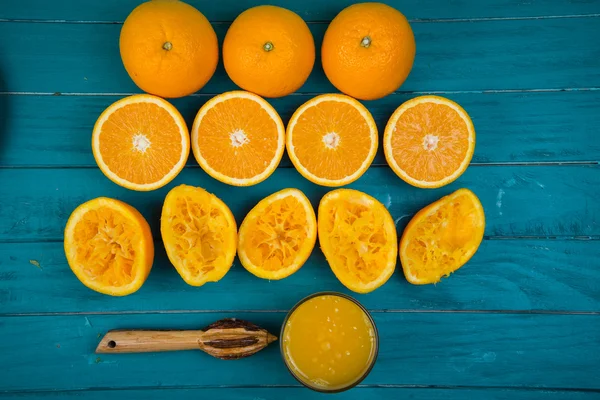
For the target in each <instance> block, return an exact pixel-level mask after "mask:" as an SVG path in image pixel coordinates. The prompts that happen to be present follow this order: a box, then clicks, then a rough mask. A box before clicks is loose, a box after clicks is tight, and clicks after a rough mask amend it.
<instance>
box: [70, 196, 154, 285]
mask: <svg viewBox="0 0 600 400" xmlns="http://www.w3.org/2000/svg"><path fill="white" fill-rule="evenodd" d="M64 247H65V254H66V256H67V262H68V263H69V267H71V270H72V271H73V273H74V274H75V276H77V278H78V279H79V280H80V281H81V283H83V284H84V285H85V286H87V287H89V288H90V289H92V290H95V291H96V292H100V293H104V294H108V295H111V296H125V295H128V294H131V293H133V292H135V291H136V290H138V289H139V288H140V287H141V286H142V284H143V283H144V282H145V281H146V278H147V277H148V274H149V273H150V269H151V268H152V262H153V260H154V242H153V240H152V233H151V232H150V226H149V225H148V222H146V220H145V219H144V217H143V216H142V214H140V213H139V212H138V211H137V210H136V209H135V208H133V207H131V206H130V205H128V204H125V203H123V202H122V201H119V200H115V199H109V198H106V197H99V198H97V199H94V200H90V201H88V202H86V203H83V204H82V205H80V206H79V207H77V208H76V209H75V211H73V213H72V214H71V216H70V217H69V220H68V221H67V226H66V227H65V237H64Z"/></svg>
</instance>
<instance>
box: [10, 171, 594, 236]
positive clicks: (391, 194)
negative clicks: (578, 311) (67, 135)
mask: <svg viewBox="0 0 600 400" xmlns="http://www.w3.org/2000/svg"><path fill="white" fill-rule="evenodd" d="M599 169H600V167H599V166H598V165H589V166H580V165H567V166H536V167H534V168H531V167H523V166H501V167H494V166H490V167H481V166H478V167H471V168H469V169H467V171H466V172H465V174H464V175H463V176H462V177H460V178H459V179H458V180H457V181H455V182H454V183H452V184H450V185H448V186H445V187H443V188H440V189H435V190H423V189H419V188H415V187H412V186H409V185H408V184H406V183H404V182H403V181H402V180H400V178H398V177H397V176H396V175H395V174H394V173H393V172H392V171H391V170H390V169H389V168H387V167H375V168H370V169H369V170H368V171H367V172H366V173H365V175H363V176H362V177H361V178H360V179H359V180H358V181H356V182H355V183H353V184H351V185H349V187H351V188H355V189H358V190H361V191H364V192H367V193H369V194H370V195H372V196H375V197H376V198H378V199H379V200H380V201H381V202H382V203H383V204H385V205H386V206H387V207H388V209H389V210H390V213H391V214H392V217H393V218H394V219H395V221H396V224H397V228H398V230H399V231H400V232H401V231H402V230H403V229H404V226H405V225H406V224H407V223H408V220H409V217H410V216H411V215H412V214H414V213H415V212H416V211H418V210H419V209H420V208H422V207H424V206H425V205H427V204H429V203H431V202H433V201H435V200H437V199H439V198H440V197H442V196H444V195H446V194H449V193H451V192H453V191H454V190H456V189H458V188H460V187H467V188H470V189H472V190H473V191H474V192H475V193H476V194H477V195H478V196H479V198H480V200H481V202H482V204H483V206H484V208H485V210H486V231H485V233H486V235H488V236H511V237H514V236H532V235H533V236H556V235H558V236H579V235H598V234H600V226H599V223H598V221H599V219H600V209H599V208H598V207H596V206H595V205H596V204H597V198H598V188H599V187H600V173H598V172H599ZM0 182H2V183H3V184H2V185H1V186H0V241H7V240H9V241H23V240H26V241H32V240H34V241H40V240H41V241H43V240H62V232H63V228H64V225H65V224H66V221H67V218H68V217H69V215H70V214H71V212H72V211H73V210H74V209H75V207H77V206H78V205H79V204H81V203H83V202H84V201H87V200H90V199H92V198H95V197H100V196H108V197H115V198H118V199H121V200H123V201H125V202H127V203H129V204H131V205H133V206H134V207H136V208H137V209H138V210H140V212H142V214H144V215H145V217H146V219H148V222H149V223H150V226H151V227H152V228H153V232H154V233H155V235H157V236H156V237H157V238H158V232H159V231H158V222H159V218H160V212H161V209H162V203H163V200H164V197H165V195H166V193H167V191H168V190H169V189H170V188H172V187H173V186H175V185H178V184H182V183H185V184H188V185H196V186H202V187H204V188H205V189H206V190H208V191H209V192H211V193H215V194H216V195H217V196H218V197H220V198H221V199H223V201H224V202H225V203H226V204H227V205H228V206H229V207H230V208H231V210H232V212H233V214H234V215H235V217H236V220H237V222H238V224H239V223H241V222H242V220H243V218H244V216H245V215H246V213H247V212H248V211H250V209H251V208H252V207H253V206H254V205H255V204H256V203H258V201H259V200H261V199H263V198H264V197H266V196H267V195H269V194H271V193H274V192H276V191H278V190H281V189H283V188H286V187H295V188H298V189H300V190H302V191H303V192H304V193H305V194H306V195H307V196H308V197H309V198H310V199H311V201H312V202H313V205H315V206H316V205H317V204H318V201H319V200H320V199H321V197H322V196H323V195H324V194H325V193H327V192H328V191H329V190H330V189H329V188H326V187H323V186H317V185H315V184H313V183H310V182H309V181H308V180H306V179H304V178H303V177H302V176H300V174H298V172H297V171H296V170H295V169H293V168H279V169H278V170H277V171H276V172H275V173H274V174H273V175H272V176H271V177H270V178H269V179H268V180H266V181H265V182H263V183H261V184H259V185H256V186H252V187H247V188H239V187H233V186H229V185H226V184H223V183H220V182H218V181H216V180H214V179H212V178H210V177H209V176H208V175H206V174H205V173H204V171H202V170H201V169H200V168H186V169H184V170H183V171H182V172H181V173H180V174H179V176H178V177H177V178H176V179H175V180H174V181H173V182H171V183H170V184H169V185H167V186H166V187H164V188H162V189H159V190H155V191H152V192H134V191H131V190H128V189H125V188H122V187H120V186H117V185H115V184H114V183H112V182H111V181H109V180H108V179H107V178H106V177H105V176H104V175H103V174H102V173H101V172H100V170H98V169H96V168H86V169H78V168H75V169H0ZM574 188H577V190H574Z"/></svg>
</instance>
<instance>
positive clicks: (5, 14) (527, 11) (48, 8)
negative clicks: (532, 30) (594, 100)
mask: <svg viewBox="0 0 600 400" xmlns="http://www.w3.org/2000/svg"><path fill="white" fill-rule="evenodd" d="M142 2H143V1H142V0H106V1H96V2H87V3H85V4H84V3H82V2H80V1H77V0H67V1H61V2H60V3H59V5H58V6H57V5H56V4H54V5H51V4H50V3H48V2H47V1H44V0H24V1H19V2H9V3H8V4H6V5H4V7H3V8H2V10H0V19H50V20H67V21H81V20H84V21H123V20H124V19H125V18H126V17H127V15H128V14H129V12H131V10H133V9H134V8H135V7H136V6H137V5H138V4H140V3H142ZM187 3H189V4H192V5H193V6H195V7H196V8H198V9H199V10H200V11H201V12H202V13H203V14H204V15H205V16H206V17H207V18H208V19H210V20H211V21H231V20H233V19H234V18H235V17H236V16H237V15H238V14H239V13H241V12H242V11H244V10H245V9H247V8H250V7H254V6H257V5H263V4H274V5H279V6H283V7H287V8H289V9H291V10H293V11H295V12H297V13H298V14H300V16H302V18H304V19H305V20H306V21H323V20H331V19H332V18H333V17H335V15H336V14H337V13H338V12H339V11H341V10H342V9H343V8H344V7H347V6H348V5H350V4H354V3H355V1H354V0H336V1H327V2H323V1H319V0H305V1H302V2H287V3H286V2H282V1H275V0H221V1H219V2H213V1H209V0H188V1H187ZM384 3H387V4H389V5H391V6H393V7H396V8H398V9H399V10H400V11H402V12H403V13H404V14H405V15H406V16H407V17H408V18H411V19H426V20H427V19H443V18H451V19H456V18H461V19H462V18H486V17H489V18H511V17H538V16H561V15H578V14H597V13H600V5H598V3H597V2H595V1H578V0H569V1H564V0H546V1H544V2H543V3H540V2H535V1H533V2H532V1H524V0H493V1H486V2H485V3H482V2H478V1H472V0H454V1H452V3H448V2H445V1H440V0H421V1H419V2H413V1H408V0H387V1H384Z"/></svg>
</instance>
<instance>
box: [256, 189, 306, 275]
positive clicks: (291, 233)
mask: <svg viewBox="0 0 600 400" xmlns="http://www.w3.org/2000/svg"><path fill="white" fill-rule="evenodd" d="M307 218H308V216H307V215H306V210H305V209H304V207H303V206H302V204H301V203H300V202H299V201H298V199H296V198H295V197H293V196H287V197H285V198H283V199H281V200H276V201H274V202H273V203H271V204H270V205H269V206H268V207H267V208H266V209H265V210H264V211H263V212H262V213H261V214H260V215H257V216H256V217H255V218H254V219H252V220H250V221H248V222H247V223H246V224H247V225H246V227H245V229H246V231H247V232H250V234H248V235H247V239H246V241H247V244H246V245H245V248H246V255H247V256H248V258H249V259H250V261H251V262H252V264H253V265H256V266H260V267H261V268H262V269H264V270H267V271H277V270H280V269H285V268H288V267H290V266H291V265H292V264H294V263H295V261H296V256H297V255H298V252H299V251H300V249H301V247H302V246H303V245H304V244H305V243H306V241H307V238H308V233H309V232H308V227H307V224H306V221H307Z"/></svg>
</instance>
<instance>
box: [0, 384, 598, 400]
mask: <svg viewBox="0 0 600 400" xmlns="http://www.w3.org/2000/svg"><path fill="white" fill-rule="evenodd" d="M407 386H408V387H403V386H402V385H397V386H386V387H365V385H361V386H359V387H357V388H355V389H353V390H352V391H351V392H346V393H340V394H337V395H336V396H335V398H336V399H351V398H355V399H361V400H398V399H412V400H464V399H494V400H530V399H532V398H536V397H537V398H543V399H546V400H595V399H597V398H598V394H597V393H596V392H593V391H582V390H543V389H541V390H536V391H532V390H531V389H510V388H468V389H467V388H429V387H418V388H414V387H410V385H407ZM109 396H110V397H113V398H127V399H144V400H163V399H167V398H172V399H177V400H198V399H219V400H282V399H325V398H331V396H329V395H325V394H320V393H314V392H308V391H307V390H306V389H303V388H299V387H244V388H237V387H234V388H227V389H226V390H223V388H193V389H181V388H175V389H174V388H165V387H160V388H156V389H154V388H153V389H129V390H119V389H117V390H113V389H109V390H103V389H92V390H73V391H54V390H52V391H37V392H20V393H18V392H17V393H14V392H11V393H0V398H2V399H27V400H33V399H71V398H77V399H79V398H86V399H89V400H106V398H107V397H109Z"/></svg>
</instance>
